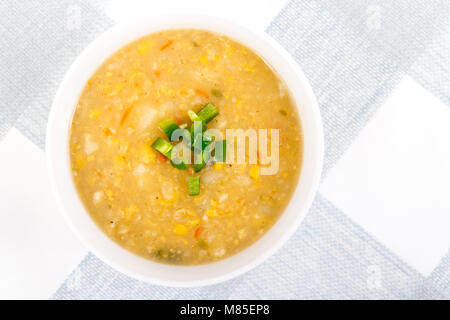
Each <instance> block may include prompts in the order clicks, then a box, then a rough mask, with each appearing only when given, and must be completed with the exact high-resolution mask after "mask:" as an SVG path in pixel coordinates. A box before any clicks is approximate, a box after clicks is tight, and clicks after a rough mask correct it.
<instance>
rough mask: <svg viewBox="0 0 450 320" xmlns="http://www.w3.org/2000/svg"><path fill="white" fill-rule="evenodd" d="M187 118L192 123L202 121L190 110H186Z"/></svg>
mask: <svg viewBox="0 0 450 320" xmlns="http://www.w3.org/2000/svg"><path fill="white" fill-rule="evenodd" d="M188 116H189V118H190V119H191V121H192V122H195V121H202V119H201V118H200V117H199V116H198V115H197V114H196V113H195V112H194V111H192V110H188Z"/></svg>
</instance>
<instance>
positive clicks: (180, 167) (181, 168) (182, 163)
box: [170, 160, 187, 170]
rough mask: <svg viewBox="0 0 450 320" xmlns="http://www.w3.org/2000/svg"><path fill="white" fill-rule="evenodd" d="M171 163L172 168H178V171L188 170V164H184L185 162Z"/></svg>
mask: <svg viewBox="0 0 450 320" xmlns="http://www.w3.org/2000/svg"><path fill="white" fill-rule="evenodd" d="M170 163H171V164H172V166H174V167H175V168H177V169H178V170H186V169H187V165H186V163H184V162H183V161H182V162H180V163H178V164H176V163H175V162H173V161H172V160H170Z"/></svg>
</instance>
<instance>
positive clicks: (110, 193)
mask: <svg viewBox="0 0 450 320" xmlns="http://www.w3.org/2000/svg"><path fill="white" fill-rule="evenodd" d="M105 193H106V195H107V196H108V199H109V201H113V200H114V193H113V192H112V190H110V189H108V190H106V191H105Z"/></svg>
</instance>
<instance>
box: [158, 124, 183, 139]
mask: <svg viewBox="0 0 450 320" xmlns="http://www.w3.org/2000/svg"><path fill="white" fill-rule="evenodd" d="M159 127H160V128H161V130H162V131H163V132H164V133H165V134H166V136H167V138H169V140H170V141H172V133H173V132H174V131H175V130H177V129H180V127H179V126H178V125H177V124H176V123H175V122H174V121H172V120H170V119H166V120H163V121H161V122H160V123H159Z"/></svg>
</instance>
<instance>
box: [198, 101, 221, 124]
mask: <svg viewBox="0 0 450 320" xmlns="http://www.w3.org/2000/svg"><path fill="white" fill-rule="evenodd" d="M218 114H219V110H217V108H216V107H215V106H214V105H213V104H211V103H208V104H206V105H205V106H204V107H203V109H202V110H200V111H199V112H198V115H197V116H198V117H199V118H200V119H201V120H203V121H205V123H208V122H210V121H211V120H212V119H214V118H215V117H216V116H217V115H218Z"/></svg>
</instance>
